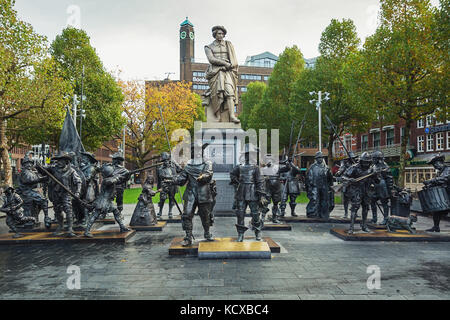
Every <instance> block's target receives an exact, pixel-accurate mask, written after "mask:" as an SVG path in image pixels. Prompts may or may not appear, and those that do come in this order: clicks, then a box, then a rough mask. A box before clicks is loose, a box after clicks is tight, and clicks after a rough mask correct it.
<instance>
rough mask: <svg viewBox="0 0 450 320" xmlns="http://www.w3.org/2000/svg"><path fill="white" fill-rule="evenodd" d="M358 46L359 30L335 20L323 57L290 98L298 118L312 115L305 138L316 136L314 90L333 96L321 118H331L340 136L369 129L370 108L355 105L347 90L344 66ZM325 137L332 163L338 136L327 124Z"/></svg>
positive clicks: (329, 28)
mask: <svg viewBox="0 0 450 320" xmlns="http://www.w3.org/2000/svg"><path fill="white" fill-rule="evenodd" d="M359 44H360V40H359V38H358V35H357V33H356V27H355V25H354V23H353V21H352V20H350V19H343V20H342V21H339V20H336V19H333V20H331V22H330V24H329V25H328V26H327V28H326V29H325V30H324V32H323V33H322V36H321V39H320V44H319V52H320V54H321V56H320V57H319V58H318V59H317V62H316V66H315V68H314V69H313V70H311V71H309V72H308V73H305V74H304V75H303V76H302V77H301V78H300V79H299V80H298V81H297V83H296V84H295V90H294V92H293V96H292V98H291V103H292V106H293V108H294V109H295V110H296V112H297V114H298V117H303V116H304V114H305V113H308V115H311V116H308V117H307V118H306V119H307V125H306V127H307V128H308V129H307V130H306V132H305V135H306V136H309V137H310V138H311V137H317V131H318V121H317V111H315V106H314V105H311V104H310V103H309V100H311V99H313V97H312V96H311V95H310V94H309V92H311V91H316V92H317V91H322V92H328V93H329V94H330V95H329V98H330V100H329V101H323V102H322V115H323V116H325V115H327V116H328V117H329V118H330V120H331V121H332V122H333V124H334V125H335V126H336V127H337V133H338V135H339V136H341V135H342V134H343V133H345V132H350V131H351V132H353V133H356V132H358V131H362V130H363V129H365V128H366V127H367V126H368V122H367V119H370V113H369V110H368V108H363V107H361V106H360V105H358V104H354V103H353V101H352V100H351V95H350V92H349V91H348V90H346V88H345V87H344V74H345V72H344V66H345V64H346V62H347V61H348V59H349V56H350V55H352V54H354V53H356V52H358V46H359ZM314 99H317V96H314ZM322 135H323V139H324V140H325V139H328V144H327V145H328V161H329V162H328V163H330V164H332V163H333V152H332V148H333V145H334V142H335V141H336V140H337V139H338V135H336V134H335V133H334V132H333V130H331V129H330V128H328V123H327V122H326V121H324V122H323V123H322ZM316 139H317V138H316ZM316 139H314V140H316Z"/></svg>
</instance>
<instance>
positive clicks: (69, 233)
mask: <svg viewBox="0 0 450 320" xmlns="http://www.w3.org/2000/svg"><path fill="white" fill-rule="evenodd" d="M69 216H70V215H69ZM67 220H68V221H67V227H68V228H67V236H68V237H70V238H72V237H76V236H77V235H76V234H75V233H74V232H73V218H72V217H70V218H69V217H68V218H67Z"/></svg>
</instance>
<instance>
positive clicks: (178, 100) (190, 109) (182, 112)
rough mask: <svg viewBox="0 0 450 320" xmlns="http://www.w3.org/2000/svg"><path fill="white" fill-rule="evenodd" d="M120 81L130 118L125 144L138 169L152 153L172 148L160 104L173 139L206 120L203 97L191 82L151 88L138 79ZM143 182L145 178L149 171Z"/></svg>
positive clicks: (125, 110) (171, 83)
mask: <svg viewBox="0 0 450 320" xmlns="http://www.w3.org/2000/svg"><path fill="white" fill-rule="evenodd" d="M118 83H119V85H120V87H121V88H122V92H123V94H124V96H125V100H124V103H123V105H122V108H123V112H124V114H125V115H126V121H127V127H126V128H127V129H126V138H125V144H126V147H128V148H130V149H131V150H132V154H130V155H127V161H129V162H131V163H132V164H134V165H135V166H136V167H138V168H142V167H144V166H146V164H147V163H148V161H149V159H150V158H151V156H150V155H151V153H153V152H157V153H159V152H163V151H169V147H168V144H167V139H166V135H165V131H164V126H163V123H162V121H161V115H160V109H159V106H161V110H162V113H163V117H164V122H165V125H166V128H167V131H168V135H169V138H170V137H171V133H172V132H173V131H174V130H176V129H181V128H185V129H191V128H193V126H194V121H195V120H200V121H206V116H205V112H204V108H203V107H202V102H201V98H200V96H198V95H197V94H195V93H193V92H192V91H191V83H186V82H168V83H165V84H163V85H152V84H149V85H147V87H145V85H144V84H143V83H140V82H138V81H122V80H119V81H118ZM172 147H173V146H172ZM141 181H142V183H143V182H144V181H145V172H142V174H141Z"/></svg>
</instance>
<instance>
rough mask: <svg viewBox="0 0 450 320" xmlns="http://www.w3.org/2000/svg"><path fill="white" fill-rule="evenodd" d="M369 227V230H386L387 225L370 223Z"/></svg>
mask: <svg viewBox="0 0 450 320" xmlns="http://www.w3.org/2000/svg"><path fill="white" fill-rule="evenodd" d="M367 226H368V227H369V229H375V230H386V225H381V224H376V223H368V224H367Z"/></svg>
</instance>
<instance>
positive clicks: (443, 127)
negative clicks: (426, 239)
mask: <svg viewBox="0 0 450 320" xmlns="http://www.w3.org/2000/svg"><path fill="white" fill-rule="evenodd" d="M404 131H405V123H404V121H399V122H398V123H395V124H382V125H377V126H373V127H372V128H371V129H370V130H369V131H368V132H365V133H362V134H358V135H356V149H357V152H356V153H357V154H359V155H360V154H361V153H362V152H364V151H368V152H373V151H375V150H380V151H382V152H383V153H384V156H385V158H386V161H387V162H388V164H390V165H391V166H392V167H394V168H398V165H399V160H400V152H401V139H402V137H403V135H404V134H405V133H404ZM406 150H407V152H406V155H405V156H406V158H407V159H408V165H407V166H406V172H405V181H404V183H405V186H406V187H407V188H411V190H413V191H418V190H421V189H422V187H423V181H424V180H428V179H431V178H433V177H435V175H436V173H435V170H434V168H433V166H431V165H429V164H427V162H428V161H429V160H430V159H431V158H433V157H434V156H435V155H437V154H439V153H440V154H442V155H444V156H445V159H446V161H447V162H448V161H450V120H448V121H446V122H439V121H437V120H436V118H435V117H434V116H433V115H428V116H426V117H424V118H422V119H419V120H417V121H414V122H413V125H412V127H411V132H410V135H409V137H408V144H407V148H406ZM394 174H395V171H394Z"/></svg>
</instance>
